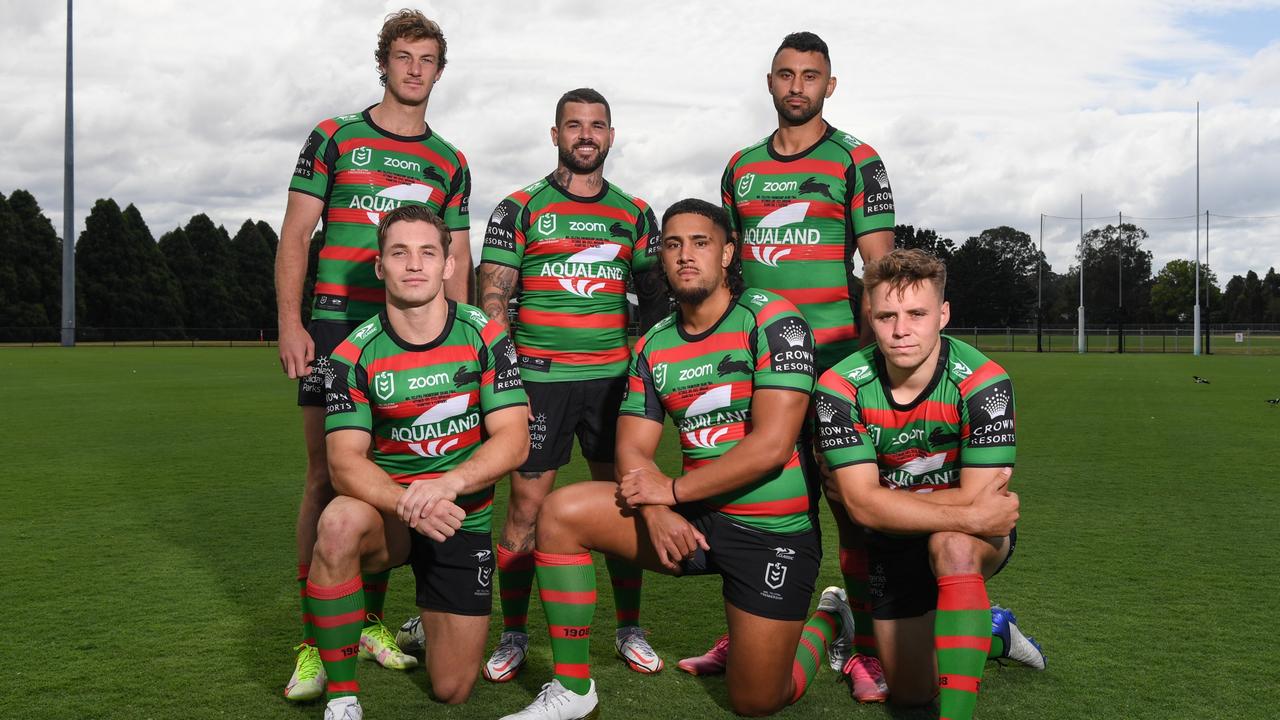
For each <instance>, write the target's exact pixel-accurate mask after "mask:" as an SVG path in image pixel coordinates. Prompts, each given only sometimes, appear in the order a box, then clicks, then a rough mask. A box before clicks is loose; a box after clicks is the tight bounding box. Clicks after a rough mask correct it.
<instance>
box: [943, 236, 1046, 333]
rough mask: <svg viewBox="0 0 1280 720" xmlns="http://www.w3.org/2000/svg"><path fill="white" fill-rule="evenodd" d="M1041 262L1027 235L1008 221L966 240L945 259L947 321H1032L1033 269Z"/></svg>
mask: <svg viewBox="0 0 1280 720" xmlns="http://www.w3.org/2000/svg"><path fill="white" fill-rule="evenodd" d="M1042 263H1044V257H1043V256H1042V255H1041V254H1040V252H1039V251H1038V250H1036V248H1035V245H1034V244H1032V242H1031V236H1030V235H1027V234H1026V233H1024V232H1022V231H1020V230H1015V229H1013V228H1011V227H1006V226H1002V227H998V228H990V229H988V230H983V231H982V232H981V233H980V234H979V235H977V236H975V237H971V238H969V239H968V240H965V241H964V244H963V245H961V246H960V249H958V250H956V251H955V254H954V255H952V257H951V261H950V262H949V263H948V264H947V266H948V271H947V274H948V279H947V297H948V299H949V300H950V301H951V316H952V324H953V325H978V326H987V327H1008V326H1011V325H1021V324H1024V323H1027V322H1031V321H1033V320H1034V319H1035V305H1036V269H1037V267H1039V266H1040V265H1041V264H1042ZM1044 269H1045V270H1047V269H1048V265H1047V264H1046V265H1044Z"/></svg>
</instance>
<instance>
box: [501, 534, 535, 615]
mask: <svg viewBox="0 0 1280 720" xmlns="http://www.w3.org/2000/svg"><path fill="white" fill-rule="evenodd" d="M498 590H499V595H498V597H499V598H501V601H502V629H503V630H505V631H507V632H522V633H528V632H529V627H528V623H529V594H530V593H531V592H532V591H533V553H532V552H522V553H518V552H515V551H512V550H508V549H506V548H505V547H503V546H501V545H499V546H498Z"/></svg>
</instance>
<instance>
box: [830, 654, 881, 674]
mask: <svg viewBox="0 0 1280 720" xmlns="http://www.w3.org/2000/svg"><path fill="white" fill-rule="evenodd" d="M859 658H861V660H862V662H863V663H864V664H865V667H864V668H863V669H864V670H866V671H867V673H868V674H870V675H871V676H872V677H874V676H876V675H883V674H884V669H883V668H881V667H880V659H879V658H873V657H867V656H866V655H853V656H851V657H850V658H849V659H848V660H847V661H845V664H844V667H843V668H842V669H841V670H840V673H841V674H843V675H849V676H851V677H852V676H853V667H854V666H855V665H857V664H858V660H859Z"/></svg>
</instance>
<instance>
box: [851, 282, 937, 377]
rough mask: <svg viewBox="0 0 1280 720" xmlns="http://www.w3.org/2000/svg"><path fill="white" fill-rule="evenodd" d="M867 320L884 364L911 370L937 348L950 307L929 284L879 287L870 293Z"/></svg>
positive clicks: (880, 285) (882, 284)
mask: <svg viewBox="0 0 1280 720" xmlns="http://www.w3.org/2000/svg"><path fill="white" fill-rule="evenodd" d="M870 317H871V329H872V330H873V331H874V332H875V336H876V344H877V345H878V346H879V347H880V352H881V353H882V354H883V355H884V358H885V361H886V362H888V363H889V364H890V365H893V366H895V367H898V368H900V369H903V370H914V369H915V368H918V367H920V365H921V364H922V363H923V362H925V361H926V360H928V359H929V358H930V357H931V356H932V355H933V351H934V349H935V348H937V347H938V340H939V339H940V338H941V336H942V328H944V327H946V326H947V321H948V320H950V319H951V305H950V304H948V303H947V302H946V301H945V300H943V299H942V292H941V291H940V290H939V289H938V288H937V287H935V286H934V284H933V283H931V282H924V283H920V284H918V285H907V286H905V287H901V288H896V287H890V286H889V284H888V283H881V284H879V285H877V286H876V287H875V288H874V289H873V290H872V291H871V309H870Z"/></svg>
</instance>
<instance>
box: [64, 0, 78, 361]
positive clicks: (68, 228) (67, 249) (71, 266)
mask: <svg viewBox="0 0 1280 720" xmlns="http://www.w3.org/2000/svg"><path fill="white" fill-rule="evenodd" d="M66 100H67V103H66V123H67V124H66V128H65V129H64V130H63V151H62V346H63V347H74V346H75V344H76V237H75V228H76V221H75V214H76V203H75V147H74V140H75V133H74V131H73V123H72V117H73V116H72V107H71V100H72V92H71V0H67V98H66Z"/></svg>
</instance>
